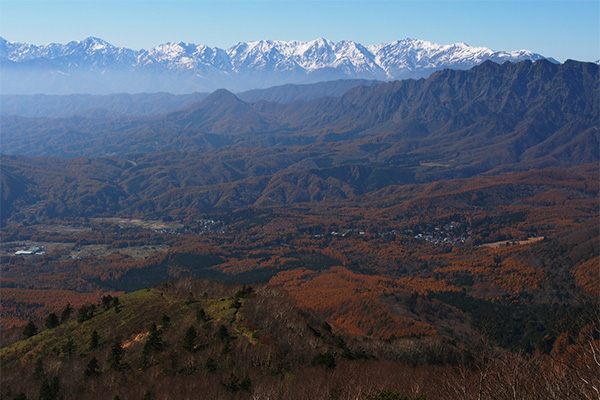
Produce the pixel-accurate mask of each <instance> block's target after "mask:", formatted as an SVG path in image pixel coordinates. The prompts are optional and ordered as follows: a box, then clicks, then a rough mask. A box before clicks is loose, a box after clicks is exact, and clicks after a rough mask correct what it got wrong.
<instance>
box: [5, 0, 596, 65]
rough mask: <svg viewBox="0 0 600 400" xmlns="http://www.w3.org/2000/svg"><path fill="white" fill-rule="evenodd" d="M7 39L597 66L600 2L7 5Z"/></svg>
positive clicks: (142, 0)
mask: <svg viewBox="0 0 600 400" xmlns="http://www.w3.org/2000/svg"><path fill="white" fill-rule="evenodd" d="M0 36H2V37H4V38H5V39H7V40H10V41H17V42H25V43H33V44H45V43H50V42H58V43H66V42H69V41H71V40H82V39H84V38H86V37H88V36H96V37H100V38H103V39H105V40H106V41H108V42H110V43H112V44H114V45H116V46H124V47H129V48H133V49H140V48H150V47H154V46H156V45H158V44H161V43H166V42H173V41H185V42H192V43H197V44H206V45H208V46H211V47H214V46H216V47H221V48H228V47H230V46H232V45H234V44H235V43H237V42H240V41H250V40H260V39H275V40H313V39H316V38H318V37H324V38H327V39H330V40H333V41H334V42H337V41H340V40H344V39H349V40H354V41H357V42H360V43H362V44H364V45H370V44H377V43H386V42H391V41H394V40H397V39H404V38H407V37H411V38H417V39H424V40H429V41H432V42H435V43H440V44H449V43H456V42H465V43H467V44H469V45H473V46H485V47H489V48H492V49H494V50H507V51H509V50H517V49H529V50H532V51H534V52H536V53H540V54H542V55H544V56H548V57H554V58H556V59H557V60H559V61H564V60H565V59H567V58H572V59H576V60H582V61H593V60H597V59H599V58H600V1H598V0H590V1H566V0H564V1H542V0H538V1H449V0H446V1H418V2H416V1H400V0H396V1H394V0H388V1H359V0H356V1H341V0H329V1H294V0H271V1H254V0H245V1H227V0H220V1H209V0H206V1H202V0H198V1H192V0H188V1H176V0H173V1H152V0H134V1H130V0H129V1H128V0H125V1H95V0H78V1H29V0H18V1H6V0H0Z"/></svg>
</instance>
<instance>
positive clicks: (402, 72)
mask: <svg viewBox="0 0 600 400" xmlns="http://www.w3.org/2000/svg"><path fill="white" fill-rule="evenodd" d="M0 56H1V57H2V58H3V59H8V60H9V61H11V62H10V63H8V62H7V63H5V64H7V65H6V66H5V67H3V69H6V68H9V66H10V68H11V70H18V67H19V65H20V63H24V62H28V63H29V65H32V62H33V64H35V65H40V67H39V68H42V67H43V68H46V69H48V68H50V71H46V72H45V73H46V74H50V73H53V74H56V73H58V74H62V75H64V76H70V75H73V72H78V73H79V74H78V75H81V74H86V73H92V74H93V73H101V74H107V76H109V75H111V73H113V72H115V71H118V72H119V74H120V75H119V79H120V81H117V80H116V79H114V77H113V81H111V82H108V81H107V82H100V83H98V84H94V85H93V86H94V87H97V88H99V87H103V88H105V89H106V90H108V91H113V92H114V91H130V92H131V91H159V90H162V91H169V92H173V93H182V92H183V93H186V92H191V91H194V90H197V91H212V90H214V89H218V88H222V87H225V88H227V89H229V90H234V91H240V90H247V89H254V88H264V87H269V86H274V85H278V84H284V83H312V82H316V81H325V80H333V79H342V78H363V79H378V80H394V79H404V78H421V77H427V76H429V75H430V74H431V73H433V72H435V71H437V70H440V69H445V68H454V69H468V68H471V67H473V66H475V65H478V64H480V63H482V62H483V61H485V60H492V61H495V62H499V63H502V62H505V61H511V62H518V61H523V60H531V61H536V60H539V59H542V58H544V57H543V56H541V55H539V54H535V53H532V52H531V51H528V50H517V51H512V52H502V51H493V50H490V49H488V48H485V47H472V46H468V45H467V44H465V43H455V44H449V45H440V44H436V43H432V42H428V41H425V40H418V39H403V40H397V41H395V42H392V43H383V44H378V45H372V46H363V45H362V44H360V43H357V42H353V41H350V40H345V41H340V42H337V43H334V42H332V41H330V40H327V39H325V38H319V39H316V40H312V41H289V42H285V41H277V40H259V41H252V42H240V43H238V44H236V45H235V46H232V47H231V48H229V49H227V50H224V49H220V48H216V47H215V48H211V47H208V46H205V45H197V44H193V43H185V42H177V43H165V44H161V45H159V46H156V47H154V48H152V49H149V50H131V49H127V48H123V47H116V46H113V45H112V44H110V43H108V42H106V41H104V40H102V39H100V38H96V37H89V38H87V39H84V40H82V41H72V42H69V43H67V44H64V45H63V44H57V43H51V44H46V45H41V46H36V45H31V44H24V43H16V42H9V41H6V40H4V39H2V38H0ZM23 65H25V64H23ZM28 73H29V74H32V73H33V72H31V68H30V69H29V72H28ZM124 74H125V75H124ZM126 74H130V76H126ZM152 74H161V77H162V78H161V80H160V82H155V81H156V79H153V78H151V77H149V76H148V75H152ZM4 75H7V74H6V73H5V74H4ZM76 75H77V74H76ZM28 76H31V75H28ZM142 76H143V77H142ZM9 79H10V82H9ZM19 79H22V78H21V77H20V78H19ZM44 79H46V80H47V79H48V76H46V77H45V78H40V79H37V80H36V81H35V86H36V87H37V90H42V91H43V90H44V85H46V84H45V83H44ZM61 79H63V80H64V79H66V78H64V77H63V78H61ZM73 79H75V78H71V80H73ZM82 79H83V78H82ZM86 79H92V77H87V78H86ZM106 79H109V78H108V77H107V78H106ZM52 80H53V81H56V79H54V78H53V79H52ZM92 80H93V79H92ZM57 82H58V81H56V82H54V83H55V85H56V88H55V89H54V93H58V92H57V90H59V91H60V90H63V89H61V85H60V84H59V83H57ZM153 82H154V83H153ZM2 84H3V85H4V87H5V88H8V90H9V91H10V92H13V91H16V93H27V91H28V90H33V86H34V84H33V83H30V86H31V88H29V89H26V88H24V87H23V86H24V85H27V82H22V83H19V82H16V81H15V79H14V77H13V78H9V77H7V78H6V79H3V80H2ZM152 85H154V86H152ZM161 85H162V86H161ZM88 86H89V85H88ZM62 87H69V88H71V87H77V85H76V84H74V83H72V82H71V81H70V82H69V84H68V85H66V86H65V85H62ZM65 90H72V89H65ZM82 90H83V89H82ZM85 90H90V89H85ZM92 92H93V90H92Z"/></svg>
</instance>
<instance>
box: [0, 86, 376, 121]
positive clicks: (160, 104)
mask: <svg viewBox="0 0 600 400" xmlns="http://www.w3.org/2000/svg"><path fill="white" fill-rule="evenodd" d="M381 83H384V82H381V81H374V80H364V79H342V80H336V81H326V82H318V83H311V84H306V85H293V84H287V85H283V86H275V87H271V88H267V89H255V90H250V91H247V92H242V93H237V94H236V96H237V97H238V98H239V99H240V100H243V101H245V102H250V103H253V102H257V101H261V100H264V101H270V102H276V103H284V104H286V103H291V102H293V101H295V100H313V99H317V98H319V97H325V96H333V97H340V96H342V95H343V94H344V93H346V92H347V91H348V90H350V89H352V88H354V87H356V86H374V85H378V84H381ZM208 95H209V93H197V92H195V93H190V94H180V95H174V94H170V93H165V92H159V93H138V94H128V93H115V94H109V95H93V94H70V95H47V94H32V95H23V94H17V95H2V94H0V103H1V104H2V107H1V108H0V115H4V116H9V115H18V116H21V117H50V118H59V117H68V116H72V115H80V116H90V115H91V114H94V115H99V114H100V113H104V114H107V115H108V114H109V113H119V114H125V115H158V114H165V113H168V112H171V111H175V110H177V109H179V108H183V107H187V106H189V105H191V104H193V103H196V102H198V101H200V100H202V99H204V98H205V97H207V96H208Z"/></svg>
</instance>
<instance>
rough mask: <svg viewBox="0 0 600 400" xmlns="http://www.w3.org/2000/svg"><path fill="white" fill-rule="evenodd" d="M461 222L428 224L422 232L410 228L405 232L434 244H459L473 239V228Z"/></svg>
mask: <svg viewBox="0 0 600 400" xmlns="http://www.w3.org/2000/svg"><path fill="white" fill-rule="evenodd" d="M461 227H462V225H461V223H460V222H457V221H451V222H449V223H447V224H444V225H441V226H435V227H433V226H431V225H427V229H425V230H423V231H422V232H418V233H417V232H414V231H413V230H411V229H409V230H407V231H405V232H404V233H405V234H406V235H407V236H412V237H413V238H414V239H417V240H424V241H426V242H429V243H433V244H451V245H453V246H458V245H461V244H464V243H466V242H467V241H469V240H471V228H469V227H463V229H461Z"/></svg>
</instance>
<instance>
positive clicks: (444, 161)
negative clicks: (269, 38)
mask: <svg viewBox="0 0 600 400" xmlns="http://www.w3.org/2000/svg"><path fill="white" fill-rule="evenodd" d="M598 89H599V84H598V65H596V64H592V63H580V62H575V61H567V62H565V63H564V64H562V65H556V64H553V63H551V62H549V61H544V60H542V61H537V62H535V63H532V62H529V61H524V62H521V63H518V64H512V63H505V64H502V65H499V64H496V63H493V62H484V63H483V64H481V65H480V66H477V67H474V68H473V69H471V70H468V71H454V70H444V71H440V72H436V73H434V74H433V75H432V76H430V77H429V78H427V79H421V80H405V81H397V82H390V83H386V84H380V85H375V86H359V87H355V88H353V89H350V90H348V91H347V92H345V93H344V94H343V95H342V96H341V97H332V96H327V97H322V98H317V99H312V100H308V101H304V100H294V101H292V102H282V103H275V102H269V101H265V100H258V101H256V102H254V103H252V102H245V101H243V100H241V99H240V98H238V97H236V96H235V95H234V94H232V93H230V92H228V91H226V90H218V91H216V92H214V93H212V94H211V95H209V96H208V97H206V98H204V99H203V100H201V101H199V102H197V103H194V104H191V105H189V106H187V107H185V108H182V109H179V110H176V111H172V112H168V113H166V114H162V115H158V116H144V117H135V116H125V115H110V113H108V115H104V116H99V115H94V113H92V115H78V116H73V117H65V118H57V119H48V118H23V117H18V116H10V117H9V116H6V117H4V118H2V123H1V124H2V125H1V128H2V133H3V141H2V144H1V151H2V153H4V154H23V155H28V156H50V157H76V156H102V155H120V156H130V155H132V154H142V153H158V152H164V151H173V150H175V151H181V150H186V151H187V150H195V151H208V152H210V153H211V154H214V153H215V152H216V151H220V150H221V149H224V148H225V147H227V148H228V150H227V151H233V152H235V151H236V149H238V151H239V149H243V148H255V149H257V148H264V149H265V150H264V152H267V153H273V152H279V151H283V149H284V148H285V149H286V150H285V151H290V149H291V148H292V147H293V148H294V151H304V150H302V149H305V146H311V147H312V148H313V149H312V150H311V154H319V155H320V156H322V157H325V156H327V157H329V158H330V161H331V162H332V165H340V164H344V163H346V162H347V161H348V160H346V158H348V157H349V154H352V156H351V157H350V158H351V159H355V160H356V159H361V160H368V161H369V163H371V164H372V163H379V164H381V163H383V164H394V163H396V164H397V163H398V162H399V157H400V158H402V159H403V160H407V159H409V160H411V163H412V164H415V163H416V164H417V165H418V164H421V165H422V164H424V163H425V164H427V163H435V164H436V165H443V166H446V167H449V168H452V169H453V170H455V171H462V172H461V174H475V173H481V172H485V171H489V170H492V169H494V168H496V167H503V168H507V167H508V168H517V169H522V168H531V167H545V166H554V165H563V166H571V165H574V164H581V163H586V162H592V161H596V160H598V154H597V151H596V150H597V148H598V108H599V105H598V96H597V93H598ZM280 93H281V92H280ZM281 96H282V95H273V98H275V99H279V98H282V97H281ZM248 98H250V100H253V99H257V97H252V96H250V95H248ZM267 98H269V97H268V96H267ZM287 98H288V99H289V97H287ZM299 146H302V147H299ZM274 147H276V148H277V150H275V149H274ZM264 152H263V154H264ZM350 161H352V160H350ZM328 162H329V161H328ZM402 163H404V161H402ZM429 165H432V164H429Z"/></svg>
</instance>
